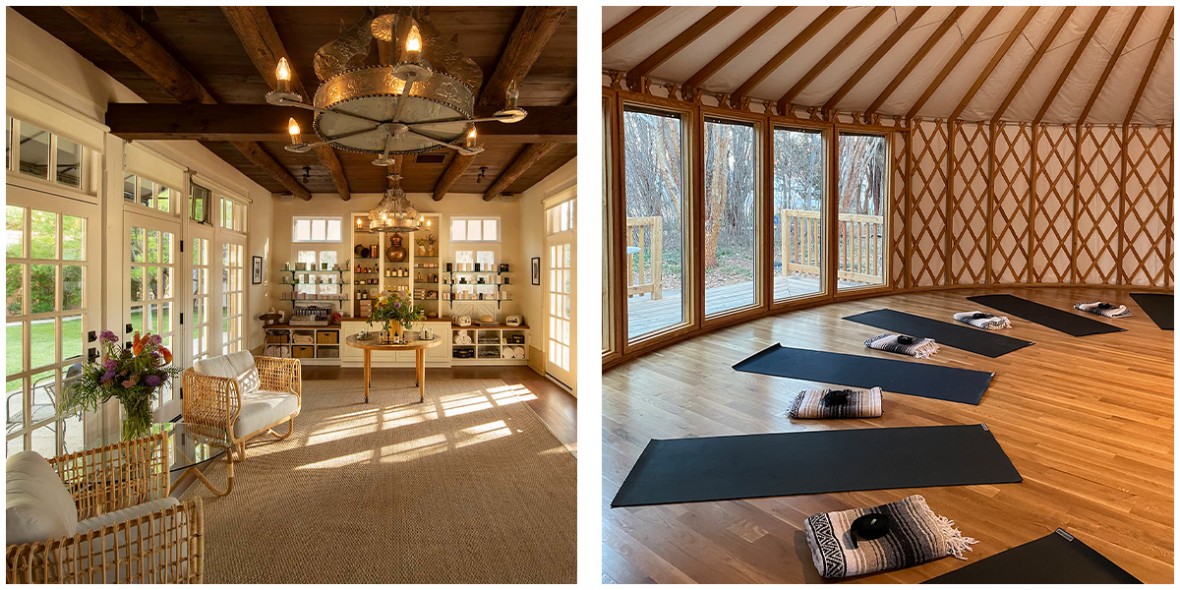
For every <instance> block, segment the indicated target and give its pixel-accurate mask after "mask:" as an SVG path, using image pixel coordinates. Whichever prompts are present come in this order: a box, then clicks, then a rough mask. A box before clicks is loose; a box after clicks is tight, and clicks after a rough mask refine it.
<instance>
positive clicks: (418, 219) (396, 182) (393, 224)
mask: <svg viewBox="0 0 1180 590" xmlns="http://www.w3.org/2000/svg"><path fill="white" fill-rule="evenodd" d="M388 178H389V188H388V189H386V191H385V196H384V197H382V198H381V202H380V203H377V206H376V207H374V208H373V209H370V210H369V227H368V230H369V231H371V232H377V233H410V232H415V231H418V229H419V228H421V226H422V216H421V215H420V214H419V213H418V210H417V209H415V208H414V205H412V204H411V203H410V198H409V197H407V196H406V193H405V191H403V190H402V187H401V176H400V175H398V174H390V175H389V177H388Z"/></svg>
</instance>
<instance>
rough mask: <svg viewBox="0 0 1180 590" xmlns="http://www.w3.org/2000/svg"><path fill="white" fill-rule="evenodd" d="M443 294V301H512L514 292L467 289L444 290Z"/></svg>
mask: <svg viewBox="0 0 1180 590" xmlns="http://www.w3.org/2000/svg"><path fill="white" fill-rule="evenodd" d="M441 295H442V300H443V301H497V302H498V301H512V293H509V292H508V291H501V292H497V293H470V292H467V291H459V292H458V293H448V292H446V291H443V292H442V293H441Z"/></svg>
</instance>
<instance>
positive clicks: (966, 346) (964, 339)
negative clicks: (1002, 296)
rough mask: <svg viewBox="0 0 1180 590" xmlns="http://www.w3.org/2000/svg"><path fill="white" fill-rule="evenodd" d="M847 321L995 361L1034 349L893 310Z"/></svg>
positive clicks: (1024, 343)
mask: <svg viewBox="0 0 1180 590" xmlns="http://www.w3.org/2000/svg"><path fill="white" fill-rule="evenodd" d="M844 319H846V320H851V321H854V322H856V323H858V324H865V325H868V326H874V327H877V328H881V329H884V330H892V331H894V332H900V333H902V334H906V335H908V336H914V337H916V338H933V339H934V341H935V342H937V343H938V344H940V345H943V346H950V347H951V348H958V349H960V350H966V351H967V352H974V353H975V354H982V355H983V356H989V357H991V358H996V357H998V356H1003V355H1005V354H1008V353H1009V352H1012V351H1015V350H1020V349H1021V348H1024V347H1025V346H1032V344H1033V343H1032V342H1029V341H1028V340H1021V339H1019V338H1012V337H1011V336H1004V335H1003V334H996V333H994V332H989V331H987V330H981V329H979V328H972V327H970V326H966V325H963V324H952V323H950V322H941V321H938V320H932V319H930V318H924V317H922V316H917V315H913V314H909V313H905V312H901V311H894V310H892V309H878V310H874V311H866V312H864V313H858V314H856V315H850V316H848V317H846V318H844Z"/></svg>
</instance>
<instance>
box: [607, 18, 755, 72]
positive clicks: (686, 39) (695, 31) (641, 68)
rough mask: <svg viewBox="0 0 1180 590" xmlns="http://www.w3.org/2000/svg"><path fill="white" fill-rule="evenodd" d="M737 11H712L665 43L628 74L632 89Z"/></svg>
mask: <svg viewBox="0 0 1180 590" xmlns="http://www.w3.org/2000/svg"><path fill="white" fill-rule="evenodd" d="M737 9H738V7H737V6H720V7H717V8H714V9H713V10H710V11H709V12H708V14H706V15H705V16H703V17H701V18H700V19H699V20H697V22H695V23H693V24H692V26H690V27H688V28H687V29H685V30H683V31H681V32H680V34H679V35H676V36H675V37H673V38H672V40H671V41H668V42H667V43H665V44H664V46H663V47H660V48H659V49H657V50H656V51H655V53H653V54H651V55H649V56H647V58H646V59H644V60H643V61H641V62H639V65H637V66H635V67H633V68H631V69H630V70H629V71H628V72H627V78H628V82H629V83H630V85H631V87H632V88H635V87H638V85H639V79H640V78H642V77H644V76H646V75H648V74H650V73H651V71H652V70H654V69H656V68H658V67H660V65H662V64H663V63H664V62H666V61H668V60H669V59H672V57H673V56H675V55H676V54H677V53H679V52H680V50H681V49H684V48H685V47H687V46H688V45H689V44H690V43H692V42H693V41H696V40H697V39H700V38H701V35H704V34H705V33H707V32H709V30H710V29H712V28H713V27H715V26H717V25H718V24H719V23H720V22H721V21H723V20H725V18H726V17H727V16H729V15H731V14H733V13H734V11H736V10H737Z"/></svg>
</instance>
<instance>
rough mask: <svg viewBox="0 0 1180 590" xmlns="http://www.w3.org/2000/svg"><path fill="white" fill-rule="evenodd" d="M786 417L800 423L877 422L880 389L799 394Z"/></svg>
mask: <svg viewBox="0 0 1180 590" xmlns="http://www.w3.org/2000/svg"><path fill="white" fill-rule="evenodd" d="M787 415H788V416H790V417H791V418H797V419H802V420H826V419H838V418H880V417H881V388H880V387H874V388H872V389H869V390H864V389H807V390H804V391H800V392H799V396H798V397H796V398H795V401H794V403H792V404H791V409H790V410H788V411H787Z"/></svg>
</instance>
